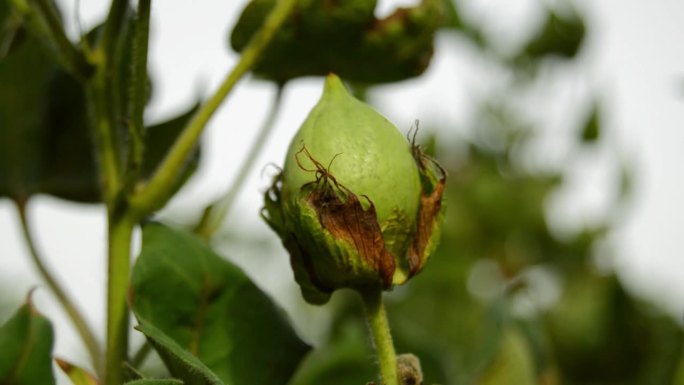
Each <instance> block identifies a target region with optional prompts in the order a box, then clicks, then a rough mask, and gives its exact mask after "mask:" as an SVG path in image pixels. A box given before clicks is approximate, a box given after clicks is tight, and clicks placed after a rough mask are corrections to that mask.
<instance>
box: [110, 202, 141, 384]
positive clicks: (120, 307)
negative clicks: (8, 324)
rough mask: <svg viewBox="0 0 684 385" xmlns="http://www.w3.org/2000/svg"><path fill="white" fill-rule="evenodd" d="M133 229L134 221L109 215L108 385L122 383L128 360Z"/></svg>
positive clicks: (122, 216) (117, 215)
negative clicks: (128, 298)
mask: <svg viewBox="0 0 684 385" xmlns="http://www.w3.org/2000/svg"><path fill="white" fill-rule="evenodd" d="M134 225H135V221H134V220H133V218H130V217H129V216H127V215H119V214H117V213H116V212H112V211H110V213H109V250H108V266H109V269H108V272H107V276H108V278H109V279H108V282H107V354H106V361H105V364H106V368H105V385H120V384H122V383H123V372H122V369H123V364H124V362H125V361H126V360H127V358H128V324H129V321H128V318H129V313H128V301H127V297H128V283H129V274H130V264H131V235H132V233H133V227H134Z"/></svg>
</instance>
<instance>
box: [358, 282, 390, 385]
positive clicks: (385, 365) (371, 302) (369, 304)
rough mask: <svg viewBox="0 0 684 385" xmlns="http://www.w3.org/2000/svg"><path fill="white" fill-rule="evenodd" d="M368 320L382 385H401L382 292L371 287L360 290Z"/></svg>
mask: <svg viewBox="0 0 684 385" xmlns="http://www.w3.org/2000/svg"><path fill="white" fill-rule="evenodd" d="M359 293H360V294H361V298H362V299H363V304H364V306H365V309H366V317H367V318H368V328H369V329H370V333H371V335H372V337H373V346H374V347H375V352H376V354H377V355H378V364H379V366H380V377H381V384H382V385H399V375H398V372H397V354H396V353H395V351H394V344H393V343H392V334H391V333H390V329H389V322H387V313H386V312H385V305H384V304H383V301H382V290H381V289H380V288H379V287H371V288H367V289H366V290H359Z"/></svg>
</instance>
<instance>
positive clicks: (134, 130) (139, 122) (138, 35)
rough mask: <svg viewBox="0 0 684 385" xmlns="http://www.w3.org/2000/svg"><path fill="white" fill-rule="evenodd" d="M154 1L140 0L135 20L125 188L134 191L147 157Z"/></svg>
mask: <svg viewBox="0 0 684 385" xmlns="http://www.w3.org/2000/svg"><path fill="white" fill-rule="evenodd" d="M150 3H151V0H139V1H138V14H137V18H136V22H135V40H134V44H133V75H132V80H131V82H132V84H131V87H130V90H131V94H130V111H131V120H130V124H129V125H128V132H129V136H130V138H129V148H128V168H127V170H126V171H127V175H126V182H125V187H126V190H127V191H130V190H131V189H132V187H133V186H134V185H135V182H136V181H137V179H138V177H139V175H140V168H141V166H142V160H143V150H144V147H143V146H144V143H143V140H144V136H145V125H144V121H143V115H144V112H145V104H147V96H148V92H147V89H148V85H147V53H148V44H149V30H150Z"/></svg>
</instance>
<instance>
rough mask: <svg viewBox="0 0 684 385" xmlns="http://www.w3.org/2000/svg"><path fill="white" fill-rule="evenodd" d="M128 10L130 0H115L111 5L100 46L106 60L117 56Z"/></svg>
mask: <svg viewBox="0 0 684 385" xmlns="http://www.w3.org/2000/svg"><path fill="white" fill-rule="evenodd" d="M127 11H128V0H113V1H112V4H111V6H110V7H109V13H108V14H107V21H106V22H105V24H104V30H103V31H102V40H100V48H101V50H102V53H103V54H104V55H105V58H106V60H109V61H110V62H111V60H112V58H113V57H114V56H115V51H116V45H117V40H119V39H121V30H122V29H123V25H124V21H125V20H126V12H127Z"/></svg>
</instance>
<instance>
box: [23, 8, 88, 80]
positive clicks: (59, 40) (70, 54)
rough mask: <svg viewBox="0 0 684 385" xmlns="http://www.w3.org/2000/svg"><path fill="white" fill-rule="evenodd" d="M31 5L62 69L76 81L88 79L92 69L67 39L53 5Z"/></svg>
mask: <svg viewBox="0 0 684 385" xmlns="http://www.w3.org/2000/svg"><path fill="white" fill-rule="evenodd" d="M31 3H32V5H33V6H32V7H31V11H33V12H36V16H37V17H38V18H39V21H38V22H39V23H40V24H43V25H45V27H46V28H47V31H45V33H43V34H44V35H45V38H47V40H49V41H50V42H51V43H52V44H53V45H54V47H55V49H56V50H57V54H58V56H59V58H60V59H61V61H62V63H63V64H64V67H65V68H66V69H67V70H68V71H69V72H71V73H72V74H73V75H74V76H76V77H77V78H78V79H81V80H83V79H86V78H88V77H89V76H90V75H91V74H92V72H93V71H92V70H93V68H92V66H91V65H90V63H88V61H87V60H86V58H85V56H84V55H83V53H82V52H81V51H80V50H79V49H78V48H77V47H76V46H75V45H74V44H72V43H71V41H70V40H69V38H68V37H67V35H66V33H65V32H64V27H63V26H62V21H61V19H60V17H59V15H58V13H57V10H56V9H55V7H54V6H53V4H52V3H51V2H50V1H49V0H34V1H32V2H31Z"/></svg>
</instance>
